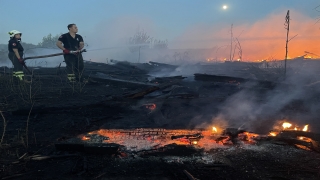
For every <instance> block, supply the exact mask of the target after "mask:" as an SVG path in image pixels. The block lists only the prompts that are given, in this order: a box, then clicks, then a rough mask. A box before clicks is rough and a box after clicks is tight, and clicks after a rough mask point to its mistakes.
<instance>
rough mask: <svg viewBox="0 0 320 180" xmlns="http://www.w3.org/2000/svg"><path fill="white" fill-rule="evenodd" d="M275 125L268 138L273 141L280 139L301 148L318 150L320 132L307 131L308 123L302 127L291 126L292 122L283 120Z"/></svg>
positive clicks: (319, 150) (319, 148)
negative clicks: (280, 123)
mask: <svg viewBox="0 0 320 180" xmlns="http://www.w3.org/2000/svg"><path fill="white" fill-rule="evenodd" d="M281 127H282V128H279V126H276V127H275V130H272V131H271V132H270V133H269V138H271V139H272V140H274V141H282V142H285V143H287V144H291V145H294V146H296V147H299V148H302V149H309V150H314V151H318V152H320V145H319V142H320V134H315V133H312V132H310V131H309V129H308V128H309V125H308V124H307V125H304V126H303V128H300V127H299V126H293V125H292V123H289V122H283V123H282V125H281Z"/></svg>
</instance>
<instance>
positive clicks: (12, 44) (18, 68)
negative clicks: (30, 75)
mask: <svg viewBox="0 0 320 180" xmlns="http://www.w3.org/2000/svg"><path fill="white" fill-rule="evenodd" d="M8 34H9V36H10V40H9V43H8V51H9V54H8V57H9V59H10V60H11V62H12V64H13V77H15V78H18V79H19V80H21V81H22V80H24V73H23V64H24V61H23V58H22V57H23V50H24V49H23V47H22V45H21V44H20V41H21V35H22V33H21V32H19V31H17V30H12V31H10V32H9V33H8Z"/></svg>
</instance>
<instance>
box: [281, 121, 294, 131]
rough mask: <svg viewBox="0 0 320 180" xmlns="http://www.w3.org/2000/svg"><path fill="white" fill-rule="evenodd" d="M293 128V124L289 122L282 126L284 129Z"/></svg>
mask: <svg viewBox="0 0 320 180" xmlns="http://www.w3.org/2000/svg"><path fill="white" fill-rule="evenodd" d="M291 126H292V124H290V123H288V122H284V123H283V124H282V127H283V129H288V128H290V127H291Z"/></svg>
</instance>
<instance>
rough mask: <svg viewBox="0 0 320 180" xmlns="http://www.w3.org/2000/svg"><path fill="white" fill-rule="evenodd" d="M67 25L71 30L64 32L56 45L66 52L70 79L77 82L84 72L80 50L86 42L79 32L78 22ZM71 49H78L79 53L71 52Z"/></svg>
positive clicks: (65, 59)
mask: <svg viewBox="0 0 320 180" xmlns="http://www.w3.org/2000/svg"><path fill="white" fill-rule="evenodd" d="M67 27H68V30H69V32H68V33H65V34H62V35H61V36H60V37H59V39H58V41H57V43H56V45H57V46H58V47H59V48H60V49H61V50H62V51H63V53H64V55H63V56H64V61H65V63H66V69H67V76H68V79H69V81H70V82H76V81H80V80H81V76H82V74H83V69H84V65H83V57H82V54H81V53H80V51H81V49H83V47H84V42H83V38H82V36H81V35H79V34H77V32H78V27H77V26H76V24H69V25H68V26H67ZM62 44H63V45H62ZM70 51H77V53H70Z"/></svg>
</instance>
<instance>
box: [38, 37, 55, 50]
mask: <svg viewBox="0 0 320 180" xmlns="http://www.w3.org/2000/svg"><path fill="white" fill-rule="evenodd" d="M60 36H61V34H57V35H55V36H52V34H48V35H47V36H44V37H43V38H42V42H40V43H38V47H41V48H58V47H57V46H56V42H57V40H58V39H59V37H60Z"/></svg>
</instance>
